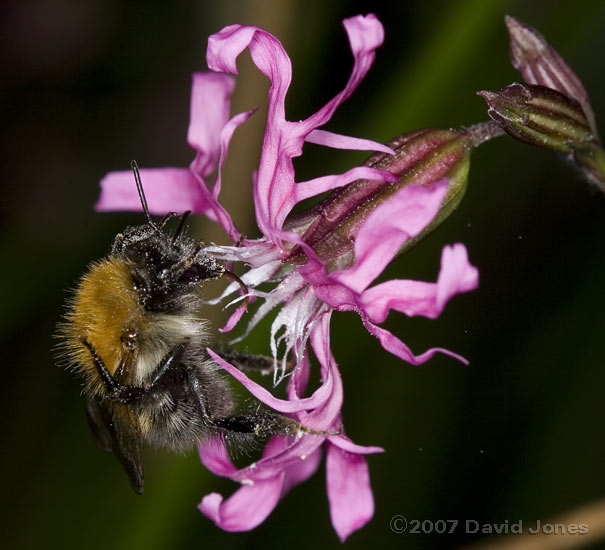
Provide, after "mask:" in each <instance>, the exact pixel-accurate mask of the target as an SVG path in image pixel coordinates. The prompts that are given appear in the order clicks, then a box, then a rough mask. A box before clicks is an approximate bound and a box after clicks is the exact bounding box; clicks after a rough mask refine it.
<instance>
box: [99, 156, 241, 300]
mask: <svg viewBox="0 0 605 550" xmlns="http://www.w3.org/2000/svg"><path fill="white" fill-rule="evenodd" d="M131 166H132V170H133V172H134V179H135V182H136V185H137V190H138V192H139V198H140V199H141V206H142V208H143V213H144V214H145V218H146V222H145V223H144V224H142V225H136V226H132V227H127V228H126V229H125V230H124V231H123V232H122V233H119V234H118V235H117V236H116V238H115V240H114V242H113V245H112V249H111V253H112V255H115V256H120V257H121V258H123V259H124V260H125V261H126V262H128V264H130V266H131V269H132V274H133V278H134V280H135V284H136V286H137V287H139V288H141V290H142V291H143V292H144V294H145V295H146V296H147V297H148V298H149V299H150V300H151V302H153V303H155V302H156V298H160V301H164V300H165V299H166V298H167V297H169V296H170V295H174V294H180V293H183V292H187V287H190V285H194V284H196V283H199V282H201V281H204V280H208V279H216V278H218V277H221V276H223V275H226V276H227V277H228V278H229V279H231V280H233V281H235V282H237V283H238V284H239V285H240V286H241V288H242V291H243V292H244V294H247V293H248V289H247V287H246V285H245V284H244V283H243V282H242V281H241V280H240V279H239V277H237V276H236V275H234V274H233V273H231V272H229V271H226V270H225V268H224V266H223V265H222V264H221V263H220V262H218V261H217V260H216V259H214V258H213V257H212V256H210V255H208V254H207V253H205V252H204V250H203V244H202V243H198V242H196V241H194V240H193V239H192V238H191V237H190V236H189V235H187V234H186V232H185V231H184V229H185V221H186V220H187V218H188V216H189V214H190V213H191V212H190V211H186V212H185V213H184V214H183V215H182V216H181V218H180V220H179V222H178V223H177V224H176V227H175V229H174V230H171V231H168V230H167V229H166V226H167V222H168V221H169V220H170V219H171V218H173V217H174V216H176V214H175V213H174V212H170V213H168V214H166V215H165V216H164V218H163V219H162V220H161V221H160V222H158V223H156V222H155V221H154V220H153V219H152V217H151V215H150V213H149V208H148V206H147V200H146V199H145V193H144V191H143V185H142V184H141V177H140V174H139V169H138V166H137V163H136V162H135V161H134V160H133V161H132V162H131ZM245 303H246V304H247V299H246V301H245Z"/></svg>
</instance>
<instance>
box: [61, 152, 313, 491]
mask: <svg viewBox="0 0 605 550" xmlns="http://www.w3.org/2000/svg"><path fill="white" fill-rule="evenodd" d="M132 168H133V171H134V178H135V182H136V186H137V189H138V193H139V197H140V200H141V205H142V207H143V212H144V215H145V218H146V222H145V223H144V224H143V225H139V226H135V227H128V228H127V229H126V230H125V231H124V232H122V233H119V234H118V235H117V236H116V237H115V239H114V241H113V244H112V245H111V250H110V253H109V255H108V256H106V257H105V258H103V259H101V260H99V261H96V262H94V263H93V264H92V265H90V266H89V268H88V271H87V272H86V273H85V274H84V276H83V277H82V278H81V280H80V282H79V284H78V285H77V288H76V289H75V291H74V293H73V296H72V298H71V300H70V301H69V303H68V310H67V313H66V315H65V321H64V322H63V323H61V324H60V327H59V336H60V337H61V338H62V341H63V343H62V347H63V356H64V359H65V360H66V361H67V363H68V364H69V365H70V367H71V368H72V369H73V370H75V371H76V373H77V374H78V375H79V376H81V377H82V378H83V379H84V392H83V393H84V404H85V411H86V415H87V417H88V422H89V424H90V427H91V429H92V432H93V434H94V436H95V438H96V440H97V443H98V444H99V446H100V447H101V448H102V449H103V450H105V451H111V452H113V453H114V454H115V456H116V457H117V459H118V460H119V461H120V462H121V464H122V466H123V467H124V469H125V471H126V473H127V475H128V477H129V478H130V482H131V484H132V487H133V489H134V490H135V492H137V493H139V494H140V493H142V492H143V487H144V479H143V454H142V448H143V443H146V444H149V445H151V446H155V447H164V448H168V449H170V450H176V451H181V450H186V449H189V448H191V447H192V446H194V445H195V444H196V443H198V442H200V441H202V440H205V439H207V438H208V437H213V436H219V437H224V438H225V439H227V440H228V441H230V442H235V444H237V442H238V441H240V440H241V441H245V440H247V439H249V438H255V437H266V436H268V435H272V434H295V433H297V432H299V431H300V430H304V428H303V427H302V426H301V425H300V424H299V423H298V422H297V421H295V420H293V419H291V418H288V417H286V416H283V415H279V414H276V413H272V412H269V411H262V410H260V409H258V408H257V410H255V411H254V412H247V411H243V412H241V411H237V410H236V407H235V403H234V400H233V398H232V395H231V391H230V388H229V385H228V383H227V381H226V380H225V379H224V378H223V377H222V376H221V374H220V373H219V370H220V368H219V366H218V365H217V364H216V363H215V362H214V361H213V360H212V359H211V358H210V357H209V355H208V353H207V352H206V346H207V345H208V343H209V329H208V323H207V321H206V320H205V319H204V317H203V315H202V310H203V301H202V297H201V287H202V286H203V284H204V282H205V281H208V280H210V279H217V278H219V277H222V276H228V277H229V278H231V279H234V280H236V281H238V282H239V283H240V285H241V286H242V287H243V288H244V289H245V285H244V284H243V283H242V282H241V281H240V280H239V279H238V278H237V277H236V276H235V275H233V274H232V273H230V272H228V271H226V270H225V268H224V266H223V265H222V264H221V263H219V262H217V261H216V260H215V259H213V258H212V257H211V256H209V255H208V254H206V253H205V252H204V250H203V244H202V243H199V242H196V241H195V240H194V239H193V238H191V237H190V236H188V235H187V233H186V231H185V222H186V219H187V216H188V215H189V214H190V212H185V213H184V214H183V215H182V216H181V217H180V221H179V222H178V224H177V225H176V228H175V229H174V230H173V231H172V232H170V231H168V230H167V222H168V221H169V220H170V219H171V218H173V217H174V216H176V214H174V213H170V214H167V215H166V216H165V217H164V218H163V219H162V220H161V221H160V222H158V223H156V222H154V221H153V219H152V218H151V215H150V213H149V209H148V207H147V202H146V200H145V194H144V192H143V187H142V184H141V179H140V176H139V171H138V168H137V165H136V162H134V161H133V162H132ZM228 359H230V360H231V361H233V362H235V363H236V364H237V365H238V367H240V368H249V369H257V370H263V369H264V370H266V369H267V367H268V359H267V358H260V359H256V358H255V356H250V355H238V354H232V355H231V356H230V357H228ZM259 404H260V403H259Z"/></svg>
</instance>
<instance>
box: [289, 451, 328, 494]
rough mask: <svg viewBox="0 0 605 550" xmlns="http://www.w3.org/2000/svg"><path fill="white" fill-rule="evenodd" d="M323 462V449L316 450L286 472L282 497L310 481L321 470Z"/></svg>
mask: <svg viewBox="0 0 605 550" xmlns="http://www.w3.org/2000/svg"><path fill="white" fill-rule="evenodd" d="M320 461H321V447H318V448H317V449H315V450H314V451H313V452H312V453H311V454H310V455H309V456H306V457H305V458H304V460H300V461H299V462H297V463H296V464H293V465H292V466H290V467H289V468H288V469H287V470H286V475H285V477H284V483H283V486H282V497H283V496H284V495H285V494H286V493H287V492H288V491H289V490H290V489H292V487H294V486H295V485H298V484H300V483H302V482H303V481H306V480H307V479H309V478H310V477H311V476H312V475H313V474H314V473H315V472H316V471H317V468H319V463H320Z"/></svg>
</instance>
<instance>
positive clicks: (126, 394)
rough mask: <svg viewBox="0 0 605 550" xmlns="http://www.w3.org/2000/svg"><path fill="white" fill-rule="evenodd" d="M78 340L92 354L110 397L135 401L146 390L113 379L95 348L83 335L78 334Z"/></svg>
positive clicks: (125, 401)
mask: <svg viewBox="0 0 605 550" xmlns="http://www.w3.org/2000/svg"><path fill="white" fill-rule="evenodd" d="M78 338H79V339H80V341H81V342H82V343H83V344H84V345H85V346H86V347H87V348H88V350H89V351H90V354H91V355H92V361H93V363H94V364H95V367H97V372H98V373H99V376H100V377H101V380H102V381H103V384H104V386H105V389H106V390H107V392H108V393H109V396H110V397H111V398H112V399H115V400H118V401H121V402H122V403H127V402H129V401H135V400H136V399H139V398H140V397H142V396H143V395H144V394H145V393H146V392H147V391H148V390H147V388H142V387H139V386H123V385H122V384H119V383H118V382H116V381H115V379H114V378H113V376H112V375H111V373H110V372H109V371H108V370H107V367H106V366H105V362H104V361H103V359H102V358H101V356H100V355H99V354H98V352H97V350H96V348H95V347H94V346H93V345H92V344H91V343H90V342H89V341H88V340H87V339H86V338H85V337H84V336H78Z"/></svg>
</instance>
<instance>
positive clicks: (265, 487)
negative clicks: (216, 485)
mask: <svg viewBox="0 0 605 550" xmlns="http://www.w3.org/2000/svg"><path fill="white" fill-rule="evenodd" d="M284 475H285V474H283V473H282V474H281V475H277V476H275V477H274V478H271V479H266V480H261V481H254V482H250V484H244V485H242V487H240V488H239V489H238V490H237V491H235V493H233V494H232V495H231V496H230V497H229V498H228V499H227V500H224V499H223V497H222V496H221V495H219V494H218V493H210V494H209V495H206V496H205V497H204V498H203V499H202V502H201V503H200V504H199V509H200V511H201V512H202V514H204V515H205V516H207V517H208V518H210V519H211V520H212V521H213V522H214V523H216V525H218V526H219V527H220V528H221V529H224V530H225V531H250V530H251V529H254V528H255V527H257V526H258V525H260V524H261V523H262V522H263V521H265V519H267V517H268V516H269V514H270V513H271V512H273V510H274V508H275V506H276V505H277V503H278V502H279V499H280V497H281V494H282V484H283V478H284Z"/></svg>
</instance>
